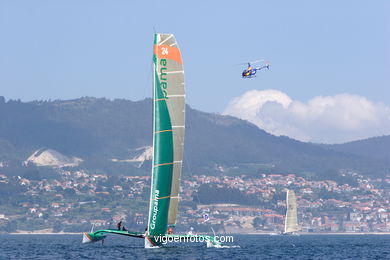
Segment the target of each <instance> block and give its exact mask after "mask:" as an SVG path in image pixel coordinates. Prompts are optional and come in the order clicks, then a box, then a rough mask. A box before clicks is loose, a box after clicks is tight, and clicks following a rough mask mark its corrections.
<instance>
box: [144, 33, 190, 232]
mask: <svg viewBox="0 0 390 260" xmlns="http://www.w3.org/2000/svg"><path fill="white" fill-rule="evenodd" d="M153 64H154V66H153V70H154V81H153V161H152V180H151V193H150V206H149V220H148V235H151V236H156V235H162V234H165V233H166V231H167V226H168V224H170V225H174V224H175V223H176V215H177V206H178V193H179V182H180V175H181V166H182V160H183V145H184V123H185V122H184V120H185V118H184V113H185V112H184V110H185V92H184V71H183V65H182V59H181V54H180V50H179V48H178V46H177V43H176V40H175V37H174V35H173V34H155V37H154V54H153Z"/></svg>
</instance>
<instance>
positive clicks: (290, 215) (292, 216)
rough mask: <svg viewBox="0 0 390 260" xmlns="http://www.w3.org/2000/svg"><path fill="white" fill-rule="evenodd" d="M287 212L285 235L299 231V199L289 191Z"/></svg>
mask: <svg viewBox="0 0 390 260" xmlns="http://www.w3.org/2000/svg"><path fill="white" fill-rule="evenodd" d="M286 204H287V212H286V220H285V223H284V233H292V232H296V231H298V213H297V199H296V197H295V192H294V191H293V190H287V198H286Z"/></svg>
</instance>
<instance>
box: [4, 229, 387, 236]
mask: <svg viewBox="0 0 390 260" xmlns="http://www.w3.org/2000/svg"><path fill="white" fill-rule="evenodd" d="M82 234H83V232H59V233H54V232H42V231H41V232H39V231H37V232H34V231H24V230H23V231H21V232H11V233H1V234H0V235H82ZM199 234H200V233H199ZM226 234H227V235H271V234H272V232H253V233H226ZM298 234H299V235H303V236H305V235H321V236H323V235H341V236H345V235H347V236H349V235H390V232H356V233H353V232H329V233H325V232H324V233H308V232H304V233H303V232H302V233H298Z"/></svg>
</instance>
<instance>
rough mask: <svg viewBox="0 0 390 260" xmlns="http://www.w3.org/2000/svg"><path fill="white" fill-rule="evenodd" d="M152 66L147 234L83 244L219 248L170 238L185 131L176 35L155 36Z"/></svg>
mask: <svg viewBox="0 0 390 260" xmlns="http://www.w3.org/2000/svg"><path fill="white" fill-rule="evenodd" d="M153 64H154V66H153V70H154V81H153V161H152V178H151V192H150V206H149V219H148V226H147V229H146V231H145V232H131V231H122V230H116V229H103V230H98V231H95V232H91V233H84V236H83V243H90V242H96V241H100V240H102V239H104V238H105V237H106V236H107V234H116V235H123V236H130V237H137V238H143V239H145V248H151V247H159V246H161V245H162V241H161V237H162V236H165V237H166V238H171V239H173V238H176V239H179V240H180V241H184V240H185V239H187V240H188V238H190V239H191V241H194V240H197V241H205V242H207V245H208V246H219V245H220V244H219V242H217V240H216V238H215V237H213V236H208V235H176V234H167V230H168V227H174V226H175V225H176V216H177V207H178V202H179V186H180V176H181V168H182V160H183V146H184V129H185V89H184V70H183V62H182V58H181V54H180V50H179V47H178V45H177V42H176V39H175V37H174V35H173V34H159V33H158V34H155V36H154V53H153ZM169 241H171V240H169ZM175 241H178V240H175Z"/></svg>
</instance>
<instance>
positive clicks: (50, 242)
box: [0, 235, 390, 259]
mask: <svg viewBox="0 0 390 260" xmlns="http://www.w3.org/2000/svg"><path fill="white" fill-rule="evenodd" d="M0 239H1V244H0V259H390V235H338V236H337V235H301V236H291V237H289V236H268V235H235V236H234V243H229V244H228V245H232V246H233V245H234V246H239V248H237V247H234V248H233V247H232V248H220V249H216V248H206V247H205V245H200V244H183V246H180V247H179V246H177V247H172V246H171V247H168V248H161V249H144V248H143V240H141V239H135V238H127V237H116V236H110V237H108V238H107V239H106V241H105V243H104V245H102V244H101V243H95V244H82V243H81V235H0Z"/></svg>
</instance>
